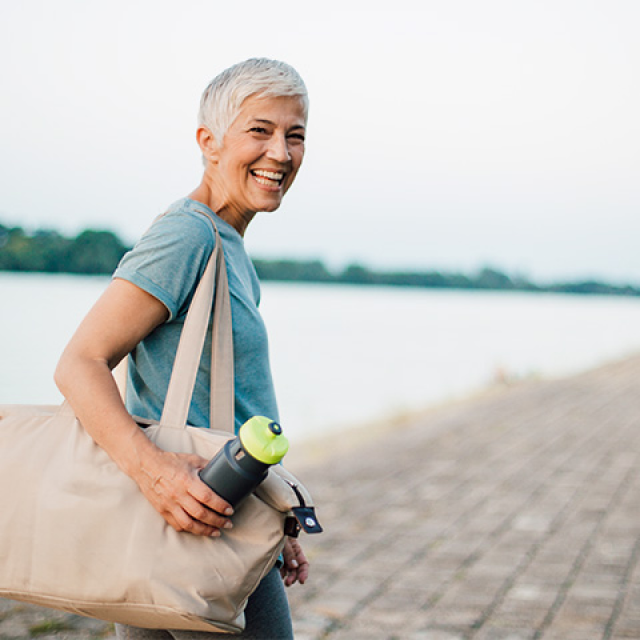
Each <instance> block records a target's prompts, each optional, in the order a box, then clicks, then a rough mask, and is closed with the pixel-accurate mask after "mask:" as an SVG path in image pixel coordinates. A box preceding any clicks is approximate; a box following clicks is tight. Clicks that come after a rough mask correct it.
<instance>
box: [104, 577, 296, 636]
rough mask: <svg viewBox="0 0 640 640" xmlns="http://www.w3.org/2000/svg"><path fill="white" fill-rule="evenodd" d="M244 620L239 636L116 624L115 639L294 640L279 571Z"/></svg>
mask: <svg viewBox="0 0 640 640" xmlns="http://www.w3.org/2000/svg"><path fill="white" fill-rule="evenodd" d="M245 617H246V621H247V624H246V627H245V630H244V631H243V632H242V633H239V634H229V633H209V632H207V631H163V630H159V629H138V628H137V627H129V626H126V625H122V624H117V625H116V635H117V637H118V638H119V639H120V640H213V639H214V638H226V640H230V639H231V638H247V639H250V640H293V628H292V625H291V614H290V612H289V602H288V600H287V594H286V593H285V590H284V585H283V584H282V580H281V578H280V572H279V570H278V569H276V568H274V569H272V570H271V571H270V572H269V573H268V574H267V575H266V576H265V577H264V579H263V580H262V582H261V583H260V584H259V585H258V588H257V589H256V590H255V591H254V592H253V594H252V595H251V597H250V598H249V602H248V603H247V608H246V610H245Z"/></svg>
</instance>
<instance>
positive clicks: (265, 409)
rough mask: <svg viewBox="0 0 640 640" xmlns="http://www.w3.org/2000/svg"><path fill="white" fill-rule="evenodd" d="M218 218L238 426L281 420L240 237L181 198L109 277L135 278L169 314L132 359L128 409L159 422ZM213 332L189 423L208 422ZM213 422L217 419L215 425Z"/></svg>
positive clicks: (256, 291)
mask: <svg viewBox="0 0 640 640" xmlns="http://www.w3.org/2000/svg"><path fill="white" fill-rule="evenodd" d="M199 211H206V212H207V213H208V214H209V215H210V216H211V217H212V218H213V219H214V220H215V221H216V226H217V227H218V231H219V233H220V237H221V239H222V246H223V248H224V257H225V262H226V265H227V276H228V279H229V292H230V297H231V317H232V325H233V360H234V382H235V429H236V432H237V430H238V428H239V427H240V426H241V425H242V424H243V423H244V422H245V421H246V420H248V419H249V418H251V417H252V416H255V415H263V416H267V417H269V418H272V419H273V420H279V416H278V408H277V404H276V398H275V391H274V387H273V380H272V377H271V367H270V365H269V353H268V343H267V332H266V328H265V326H264V322H263V320H262V317H261V316H260V312H259V310H258V305H259V303H260V283H259V281H258V277H257V274H256V272H255V268H254V266H253V264H252V262H251V260H250V259H249V256H248V255H247V252H246V250H245V247H244V241H243V239H242V236H241V235H240V234H239V233H238V232H237V231H236V230H235V229H234V228H233V227H232V226H231V225H229V224H228V223H226V222H225V221H224V220H222V219H221V218H219V217H218V216H216V214H215V213H214V212H213V211H211V210H210V209H209V208H208V207H206V206H205V205H204V204H201V203H200V202H196V201H194V200H191V199H189V198H184V199H182V200H179V201H178V202H176V203H175V204H173V205H172V206H171V207H170V209H169V211H168V212H167V213H166V214H165V215H164V216H162V217H160V218H158V219H157V220H156V221H155V222H154V223H153V224H152V226H151V228H150V229H149V230H148V231H147V232H146V233H145V234H144V235H143V236H142V238H141V239H140V240H139V242H138V243H137V244H136V246H135V247H134V248H133V249H132V250H131V251H130V252H129V253H127V254H126V255H125V256H124V257H123V258H122V261H121V262H120V264H119V266H118V268H117V269H116V271H115V273H114V278H122V279H124V280H128V281H129V282H132V283H133V284H135V285H136V286H138V287H140V288H141V289H143V290H144V291H146V292H148V293H150V294H151V295H152V296H154V297H155V298H157V299H158V300H160V302H162V303H163V304H164V305H165V306H166V307H167V309H168V310H169V319H168V320H167V322H166V323H164V324H162V325H160V326H159V327H157V328H156V329H155V330H154V331H152V332H151V333H150V334H149V335H148V336H147V337H146V338H144V339H143V340H142V341H141V342H140V343H139V344H138V345H137V346H136V348H135V349H134V351H133V352H132V353H131V355H130V356H129V379H128V383H127V409H128V410H129V412H130V413H131V414H132V415H137V416H141V417H145V418H150V419H153V420H159V419H160V416H161V414H162V407H163V404H164V398H165V395H166V392H167V388H168V386H169V377H170V375H171V369H172V367H173V361H174V358H175V353H176V349H177V346H178V341H179V339H180V333H181V331H182V327H183V324H184V320H185V317H186V313H187V310H188V308H189V304H190V302H191V298H192V297H193V294H194V292H195V289H196V286H197V284H198V281H199V280H200V278H201V276H202V274H203V273H204V270H205V267H206V265H207V262H208V260H209V257H210V256H211V253H212V252H213V249H214V246H215V233H214V230H213V227H212V225H211V221H210V220H209V219H208V218H207V217H206V216H205V215H203V214H202V213H199ZM210 372H211V333H210V331H208V332H207V338H206V341H205V345H204V349H203V354H202V360H201V363H200V369H199V371H198V375H197V377H196V384H195V389H194V393H193V399H192V401H191V406H190V409H189V417H188V422H189V424H191V425H194V426H197V427H209V379H210ZM214 426H215V424H214Z"/></svg>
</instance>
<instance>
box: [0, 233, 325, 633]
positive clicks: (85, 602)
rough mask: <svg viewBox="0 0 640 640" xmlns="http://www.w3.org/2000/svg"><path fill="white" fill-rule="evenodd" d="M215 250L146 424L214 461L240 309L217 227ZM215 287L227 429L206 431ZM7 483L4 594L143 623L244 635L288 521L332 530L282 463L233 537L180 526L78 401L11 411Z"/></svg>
mask: <svg viewBox="0 0 640 640" xmlns="http://www.w3.org/2000/svg"><path fill="white" fill-rule="evenodd" d="M214 226H215V225H214ZM215 247H216V248H215V251H214V253H213V255H212V256H211V259H210V261H209V263H208V265H207V269H206V271H205V274H204V276H203V278H202V280H201V282H200V283H199V285H198V288H197V291H196V293H195V296H194V299H193V302H192V304H191V308H190V310H189V313H188V316H187V319H186V321H185V327H184V329H183V333H182V336H181V340H180V345H179V347H178V352H177V355H176V361H175V364H174V369H173V371H172V376H171V381H170V385H169V390H168V393H167V397H166V401H165V406H164V411H163V414H162V418H161V420H160V423H159V424H152V425H151V426H148V427H147V428H145V430H144V431H145V433H146V434H147V435H148V436H149V438H150V439H151V440H152V441H153V442H155V443H156V444H157V445H158V446H159V447H161V448H163V449H165V450H168V451H175V452H184V453H197V454H199V455H201V456H203V457H204V458H211V457H213V455H214V454H215V453H216V452H217V451H218V450H219V449H220V448H221V446H222V445H223V444H224V443H225V442H226V441H227V440H228V439H229V438H231V437H233V436H232V429H233V370H232V363H233V353H232V350H233V347H232V342H231V317H230V305H229V291H228V285H227V278H226V270H225V263H224V257H223V252H222V243H221V240H220V237H219V235H218V232H217V229H216V245H215ZM214 285H215V286H214ZM214 289H215V299H216V301H215V305H214V314H213V316H214V317H213V341H212V342H213V345H212V350H213V355H212V387H211V403H212V409H213V410H212V412H211V416H212V426H213V427H215V428H214V429H201V428H194V427H190V426H187V425H186V419H187V413H188V408H189V404H190V401H191V395H192V393H193V387H194V383H195V377H196V372H197V366H198V363H199V360H200V355H201V353H202V347H203V344H204V338H205V334H206V331H207V327H208V324H209V318H210V314H211V305H212V302H213V295H214ZM0 486H2V491H1V494H0V597H4V598H11V599H15V600H22V601H25V602H30V603H35V604H38V605H43V606H46V607H52V608H56V609H61V610H63V611H68V612H72V613H77V614H81V615H85V616H89V617H93V618H99V619H103V620H107V621H111V622H120V623H124V624H130V625H134V626H138V627H147V628H163V629H190V630H201V631H228V632H240V631H242V629H243V628H244V608H245V606H246V602H247V598H248V597H249V595H250V594H251V593H252V592H253V590H254V589H255V588H256V587H257V585H258V583H259V582H260V580H261V579H262V578H263V577H264V576H265V575H266V574H267V573H268V572H269V571H270V569H271V568H272V567H273V566H274V564H275V562H276V560H277V558H278V555H279V554H280V552H281V550H282V547H283V544H284V530H285V526H287V527H288V528H289V532H290V533H297V531H298V530H299V528H300V526H302V528H304V529H305V530H307V531H309V532H316V531H321V528H320V527H319V525H318V524H317V521H316V520H315V514H314V513H313V507H312V502H311V497H310V496H309V493H308V491H307V490H306V489H305V488H304V487H303V486H302V484H301V483H300V482H298V481H297V480H296V479H295V478H294V477H293V476H292V475H291V474H289V473H287V472H286V471H285V470H284V469H283V468H282V467H281V466H276V467H272V468H271V469H270V470H269V473H268V476H267V479H266V480H265V481H264V482H263V483H262V484H261V485H260V486H259V487H258V489H257V490H256V492H255V494H252V495H251V496H249V497H248V498H247V499H246V500H245V501H244V502H243V503H242V504H241V505H240V506H239V507H238V509H237V511H236V513H235V515H234V516H233V524H234V526H233V528H232V529H231V530H229V531H226V530H225V531H223V533H222V536H221V537H220V538H207V537H202V536H195V535H192V534H190V533H185V532H181V533H178V532H176V531H175V530H174V529H172V528H171V527H170V526H169V525H168V524H166V522H165V521H164V519H163V518H162V516H160V515H159V514H158V513H157V512H156V511H155V509H154V508H153V507H152V506H151V505H150V504H149V503H148V502H147V500H146V499H145V498H144V496H143V495H142V493H141V492H140V490H139V489H138V487H137V485H136V484H135V483H134V482H133V481H132V480H131V479H130V478H129V477H128V476H127V475H125V474H124V473H123V472H122V471H120V469H119V468H118V467H117V466H116V465H115V463H114V462H113V461H112V460H111V459H110V458H109V456H108V455H107V454H106V452H105V451H104V450H103V449H101V448H100V447H99V446H98V445H96V444H95V443H94V441H93V440H92V438H91V437H90V436H89V435H88V434H87V432H86V431H85V430H84V429H83V427H82V425H81V424H79V422H78V421H77V420H76V418H75V416H74V414H73V411H72V410H71V408H70V407H69V405H68V404H66V403H63V404H62V405H61V406H59V407H55V406H25V405H5V406H0ZM292 517H295V518H296V520H292ZM298 522H299V523H300V524H297V523H298Z"/></svg>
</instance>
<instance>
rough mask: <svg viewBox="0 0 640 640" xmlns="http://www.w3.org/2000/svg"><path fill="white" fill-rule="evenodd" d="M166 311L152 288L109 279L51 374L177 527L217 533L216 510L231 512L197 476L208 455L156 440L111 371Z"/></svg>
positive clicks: (222, 523) (221, 524)
mask: <svg viewBox="0 0 640 640" xmlns="http://www.w3.org/2000/svg"><path fill="white" fill-rule="evenodd" d="M168 315H169V312H168V310H167V308H166V307H165V306H164V305H163V304H162V303H161V302H160V301H159V300H157V299H156V298H154V297H153V296H151V295H150V294H148V293H146V292H145V291H143V290H142V289H140V288H139V287H137V286H135V285H134V284H132V283H130V282H127V281H126V280H120V279H115V280H113V281H112V282H111V284H110V285H109V287H108V288H107V290H106V291H105V292H104V294H103V295H102V296H101V298H100V299H99V300H98V302H97V303H96V304H95V306H94V307H93V308H92V309H91V311H89V313H88V314H87V316H86V317H85V319H84V320H83V321H82V323H81V324H80V326H79V327H78V330H77V331H76V333H75V335H74V336H73V338H72V339H71V341H70V342H69V344H68V345H67V347H66V349H65V351H64V353H63V354H62V357H61V359H60V362H59V363H58V367H57V369H56V373H55V380H56V384H57V385H58V387H59V389H60V391H61V392H62V394H63V395H64V396H65V397H66V398H67V400H68V401H69V404H70V405H71V407H72V408H73V410H74V411H75V413H76V415H77V417H78V419H79V420H80V422H81V423H82V425H83V426H84V428H85V429H86V430H87V432H88V433H89V434H90V435H91V437H92V438H93V439H94V440H95V441H96V442H97V443H98V444H99V445H100V446H101V447H102V448H103V449H104V450H105V451H106V452H107V453H108V454H109V456H111V458H112V459H113V460H114V462H115V463H116V464H117V465H118V466H119V467H120V468H121V469H122V470H123V471H124V472H125V473H126V474H127V475H129V476H130V477H131V478H132V479H133V480H134V481H135V482H136V483H137V484H138V486H139V487H140V490H141V491H142V493H143V494H144V495H145V496H146V498H147V499H148V500H149V501H150V502H151V504H152V505H153V506H154V507H155V508H156V510H157V511H158V512H159V513H160V514H161V515H162V516H163V517H164V518H165V520H166V521H167V522H168V523H169V524H170V525H171V526H172V527H173V528H174V529H176V530H177V531H183V530H184V531H191V532H192V533H195V534H198V535H219V533H220V532H219V530H220V529H221V528H225V527H229V526H231V523H230V521H229V519H228V518H226V517H223V515H221V514H226V515H230V513H231V511H230V506H229V505H228V503H226V502H225V501H224V500H222V499H221V498H220V497H218V496H217V495H216V494H215V493H213V491H211V490H210V489H209V487H207V486H206V485H205V484H204V483H203V482H202V481H201V480H200V478H199V477H198V475H197V472H198V470H199V469H200V468H202V467H203V466H204V464H206V462H207V461H206V460H204V459H203V458H200V457H199V456H193V455H186V454H175V453H169V452H166V451H162V450H161V449H159V448H158V447H156V445H154V444H153V443H152V442H151V441H150V440H149V439H148V438H147V437H146V436H145V435H144V433H143V432H142V430H141V429H140V428H139V427H138V425H137V424H136V423H135V422H134V420H133V419H132V418H131V416H130V415H129V414H128V412H127V410H126V408H125V406H124V404H123V402H122V399H121V397H120V394H119V392H118V388H117V386H116V383H115V380H114V378H113V375H112V374H111V370H112V369H113V368H114V367H115V366H116V365H117V364H118V362H120V360H122V358H123V357H125V356H126V355H127V354H128V353H129V352H130V351H131V350H132V349H133V348H134V347H135V346H136V345H137V344H138V342H140V340H142V339H143V338H144V337H145V336H147V335H148V334H149V333H151V331H153V330H154V329H155V328H156V327H157V326H159V325H160V324H162V323H163V322H165V321H166V319H167V318H168Z"/></svg>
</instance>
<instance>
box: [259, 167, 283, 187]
mask: <svg viewBox="0 0 640 640" xmlns="http://www.w3.org/2000/svg"><path fill="white" fill-rule="evenodd" d="M253 175H254V176H256V177H261V178H267V179H268V180H278V181H280V180H282V178H284V173H281V172H280V171H265V170H264V169H256V170H255V171H253ZM258 182H260V184H267V182H263V181H262V180H258Z"/></svg>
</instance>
